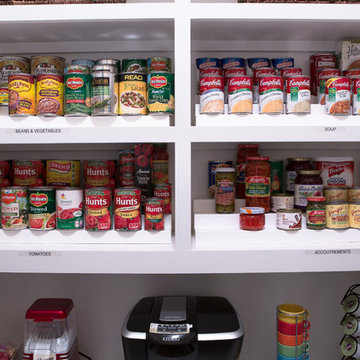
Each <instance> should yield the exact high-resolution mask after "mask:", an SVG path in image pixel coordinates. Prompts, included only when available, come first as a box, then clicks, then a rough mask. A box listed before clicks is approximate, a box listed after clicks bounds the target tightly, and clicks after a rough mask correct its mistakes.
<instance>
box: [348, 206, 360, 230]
mask: <svg viewBox="0 0 360 360" xmlns="http://www.w3.org/2000/svg"><path fill="white" fill-rule="evenodd" d="M349 219H350V227H351V228H353V229H360V203H357V204H350V205H349Z"/></svg>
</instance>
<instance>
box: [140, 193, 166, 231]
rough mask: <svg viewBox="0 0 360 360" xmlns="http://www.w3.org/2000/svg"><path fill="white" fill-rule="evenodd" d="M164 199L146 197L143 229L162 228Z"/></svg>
mask: <svg viewBox="0 0 360 360" xmlns="http://www.w3.org/2000/svg"><path fill="white" fill-rule="evenodd" d="M164 228H165V227H164V200H162V199H159V198H155V197H153V198H148V199H147V200H146V202H145V230H150V231H151V230H164Z"/></svg>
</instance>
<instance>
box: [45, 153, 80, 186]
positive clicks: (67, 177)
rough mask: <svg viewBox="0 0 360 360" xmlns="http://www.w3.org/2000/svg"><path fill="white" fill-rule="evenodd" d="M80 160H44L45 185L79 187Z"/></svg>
mask: <svg viewBox="0 0 360 360" xmlns="http://www.w3.org/2000/svg"><path fill="white" fill-rule="evenodd" d="M80 164H81V163H80V160H46V185H48V186H54V187H65V186H80Z"/></svg>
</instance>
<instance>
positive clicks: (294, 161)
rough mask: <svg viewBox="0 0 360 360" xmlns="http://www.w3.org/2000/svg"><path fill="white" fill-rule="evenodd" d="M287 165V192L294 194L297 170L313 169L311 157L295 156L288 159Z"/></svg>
mask: <svg viewBox="0 0 360 360" xmlns="http://www.w3.org/2000/svg"><path fill="white" fill-rule="evenodd" d="M287 161H288V163H287V165H286V192H287V193H290V194H293V193H294V191H295V178H296V175H297V174H296V171H298V170H312V166H311V159H310V158H306V157H293V158H288V159H287Z"/></svg>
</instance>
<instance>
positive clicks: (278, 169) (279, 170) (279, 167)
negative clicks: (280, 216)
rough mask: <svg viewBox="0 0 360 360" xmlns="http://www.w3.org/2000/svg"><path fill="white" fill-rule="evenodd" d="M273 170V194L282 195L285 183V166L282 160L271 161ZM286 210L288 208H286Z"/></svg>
mask: <svg viewBox="0 0 360 360" xmlns="http://www.w3.org/2000/svg"><path fill="white" fill-rule="evenodd" d="M269 163H270V168H271V194H272V195H273V194H276V193H281V192H282V191H283V183H284V178H283V174H284V164H283V161H282V160H273V161H269ZM285 208H286V206H285Z"/></svg>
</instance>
